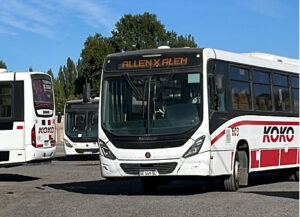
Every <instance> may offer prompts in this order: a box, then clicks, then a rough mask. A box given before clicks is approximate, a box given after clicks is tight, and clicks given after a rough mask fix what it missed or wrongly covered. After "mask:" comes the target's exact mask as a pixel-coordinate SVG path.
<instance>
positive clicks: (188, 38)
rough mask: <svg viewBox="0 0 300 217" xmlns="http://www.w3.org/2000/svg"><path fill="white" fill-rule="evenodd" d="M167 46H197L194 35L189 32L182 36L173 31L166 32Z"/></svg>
mask: <svg viewBox="0 0 300 217" xmlns="http://www.w3.org/2000/svg"><path fill="white" fill-rule="evenodd" d="M167 35H168V43H167V44H168V46H170V47H197V44H196V42H195V40H194V37H193V36H192V35H191V34H188V35H185V36H182V35H179V36H178V35H177V33H176V32H174V31H169V32H167Z"/></svg>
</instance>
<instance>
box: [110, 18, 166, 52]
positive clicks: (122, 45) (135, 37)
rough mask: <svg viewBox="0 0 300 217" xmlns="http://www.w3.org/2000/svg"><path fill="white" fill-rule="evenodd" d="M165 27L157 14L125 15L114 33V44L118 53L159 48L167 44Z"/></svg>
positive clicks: (117, 24)
mask: <svg viewBox="0 0 300 217" xmlns="http://www.w3.org/2000/svg"><path fill="white" fill-rule="evenodd" d="M167 40H168V38H167V34H166V30H165V27H164V25H163V24H162V23H161V22H160V21H159V20H157V17H156V15H155V14H150V13H148V12H145V13H144V14H137V15H131V14H126V15H124V16H123V17H122V18H121V19H120V20H119V21H118V22H117V23H116V29H115V30H113V31H112V42H113V45H114V46H115V48H116V51H130V50H139V49H148V48H157V47H158V46H161V45H166V44H167Z"/></svg>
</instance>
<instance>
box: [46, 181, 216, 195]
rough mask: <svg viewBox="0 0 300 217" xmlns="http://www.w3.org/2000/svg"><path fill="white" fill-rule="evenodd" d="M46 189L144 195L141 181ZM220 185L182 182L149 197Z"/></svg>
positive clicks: (191, 191)
mask: <svg viewBox="0 0 300 217" xmlns="http://www.w3.org/2000/svg"><path fill="white" fill-rule="evenodd" d="M213 182H215V181H213ZM43 186H46V187H50V188H54V189H57V190H65V191H68V192H75V193H81V194H100V195H101V194H102V195H143V194H144V192H143V189H142V185H141V182H140V180H138V179H132V180H122V181H107V180H99V181H87V182H71V183H63V184H47V185H43ZM219 186H220V185H213V184H212V183H209V182H206V183H204V182H203V181H199V180H198V181H197V180H185V181H183V180H180V181H174V182H171V183H169V184H168V185H161V186H159V187H158V191H157V192H153V193H150V194H149V195H160V196H164V195H193V194H200V193H206V192H210V191H220V190H221V188H220V187H219Z"/></svg>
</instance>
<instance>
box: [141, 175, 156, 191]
mask: <svg viewBox="0 0 300 217" xmlns="http://www.w3.org/2000/svg"><path fill="white" fill-rule="evenodd" d="M141 182H142V186H143V191H144V193H146V194H155V193H156V192H157V188H158V183H157V181H155V180H153V179H146V178H145V179H141Z"/></svg>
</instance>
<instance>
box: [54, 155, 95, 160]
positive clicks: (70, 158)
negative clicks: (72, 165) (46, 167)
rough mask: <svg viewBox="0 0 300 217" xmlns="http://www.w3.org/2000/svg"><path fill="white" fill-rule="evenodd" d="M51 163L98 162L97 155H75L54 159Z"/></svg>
mask: <svg viewBox="0 0 300 217" xmlns="http://www.w3.org/2000/svg"><path fill="white" fill-rule="evenodd" d="M53 161H99V156H98V155H79V156H77V155H75V156H59V157H54V158H53Z"/></svg>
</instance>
